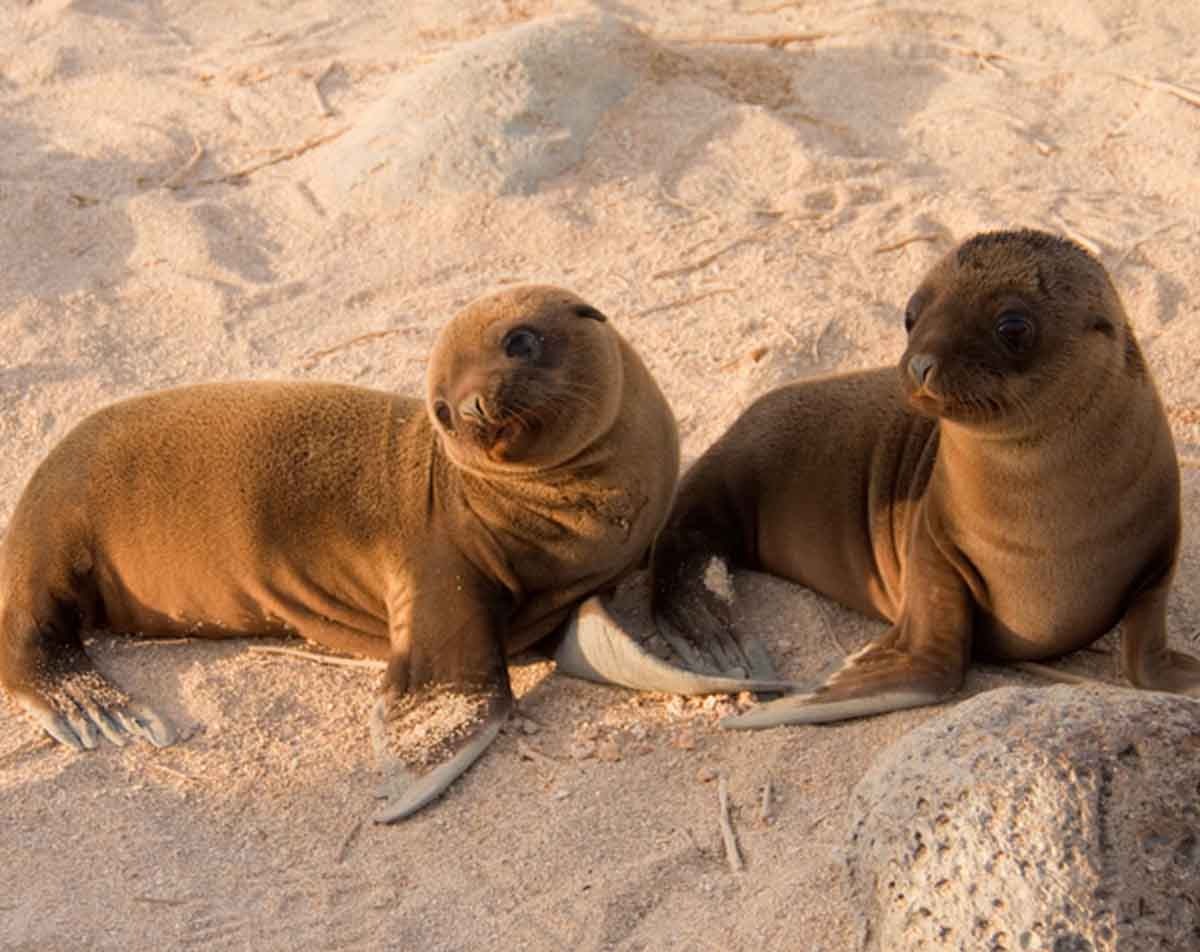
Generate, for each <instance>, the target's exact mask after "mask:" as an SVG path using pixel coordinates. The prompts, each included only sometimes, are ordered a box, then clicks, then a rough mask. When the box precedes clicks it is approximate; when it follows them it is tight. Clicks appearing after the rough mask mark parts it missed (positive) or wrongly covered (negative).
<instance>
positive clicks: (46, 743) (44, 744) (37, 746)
mask: <svg viewBox="0 0 1200 952" xmlns="http://www.w3.org/2000/svg"><path fill="white" fill-rule="evenodd" d="M54 743H55V742H54V740H53V739H51V738H49V737H47V736H46V735H44V734H43V735H42V736H41V737H34V738H31V739H30V740H27V741H24V742H23V743H20V744H18V745H17V746H16V747H14V748H13V749H12V750H10V751H8V752H7V753H5V754H2V755H0V764H5V763H7V762H8V761H10V760H19V759H20V758H21V757H23V756H25V755H26V754H32V753H33V752H34V751H35V750H49V749H50V748H51V747H53V746H54Z"/></svg>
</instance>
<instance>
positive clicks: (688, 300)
mask: <svg viewBox="0 0 1200 952" xmlns="http://www.w3.org/2000/svg"><path fill="white" fill-rule="evenodd" d="M733 292H734V289H733V288H714V289H713V290H712V291H705V292H704V293H703V294H693V295H692V296H691V297H685V298H679V299H678V300H677V301H668V302H667V303H666V304H656V305H655V306H654V307H648V308H646V309H645V310H644V311H634V313H632V314H630V315H629V316H630V317H645V316H646V315H647V314H657V313H659V311H671V310H674V309H675V308H677V307H686V306H687V305H688V304H695V303H696V302H697V301H703V300H704V299H705V298H710V297H716V296H717V295H718V294H733Z"/></svg>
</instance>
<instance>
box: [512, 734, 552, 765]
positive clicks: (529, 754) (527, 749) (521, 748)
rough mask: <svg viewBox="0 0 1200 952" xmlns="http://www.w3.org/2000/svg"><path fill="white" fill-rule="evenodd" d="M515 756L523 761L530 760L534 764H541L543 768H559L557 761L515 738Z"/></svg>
mask: <svg viewBox="0 0 1200 952" xmlns="http://www.w3.org/2000/svg"><path fill="white" fill-rule="evenodd" d="M517 754H519V755H520V757H521V758H522V759H523V760H532V761H533V762H534V763H537V764H541V765H542V766H544V767H557V766H559V763H558V761H557V760H555V759H554V758H553V757H551V756H550V755H549V754H543V753H542V752H541V751H540V750H538V749H537V748H536V747H534V746H533V745H532V744H529V743H526V742H525V741H523V740H521V738H519V737H518V738H517Z"/></svg>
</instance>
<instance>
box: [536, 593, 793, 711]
mask: <svg viewBox="0 0 1200 952" xmlns="http://www.w3.org/2000/svg"><path fill="white" fill-rule="evenodd" d="M663 637H664V639H666V640H667V641H668V643H669V644H671V645H672V646H673V647H675V639H676V638H678V634H677V633H668V632H667V631H664V632H663ZM676 653H677V654H678V655H679V656H680V658H681V659H682V661H683V664H682V665H680V664H674V663H672V662H670V661H667V660H664V659H662V658H659V657H657V656H656V655H654V654H652V653H650V652H649V651H647V650H646V649H645V648H644V647H642V645H641V644H639V643H638V641H637V639H636V638H634V637H633V635H631V634H630V633H629V631H627V630H626V628H625V627H624V626H623V625H622V624H621V623H620V622H619V621H618V620H617V619H616V618H615V617H614V616H613V615H612V614H611V613H610V612H609V610H608V609H607V607H606V606H605V605H604V602H603V601H602V600H601V599H600V598H599V597H598V596H592V597H591V598H589V599H587V600H586V601H584V602H583V603H582V604H581V605H580V606H579V607H578V608H577V609H576V610H575V611H574V612H573V613H572V615H571V617H570V619H568V621H567V624H566V626H565V628H564V631H563V635H562V637H561V639H560V641H559V643H558V646H557V648H556V650H555V653H554V660H555V662H556V663H557V665H558V668H559V670H561V671H562V672H563V673H565V674H569V675H571V676H573V677H577V678H584V679H586V680H589V681H599V682H601V683H606V684H616V685H619V686H621V687H627V688H634V689H636V690H641V691H661V692H664V693H667V694H736V693H738V692H740V691H770V692H775V691H787V690H790V689H791V688H792V687H793V685H792V683H791V682H789V681H784V680H781V679H779V678H776V677H775V676H774V671H773V670H772V669H771V668H770V662H769V658H768V659H767V663H766V665H765V666H764V665H763V664H762V660H761V658H760V659H759V660H758V661H757V662H756V663H752V662H751V661H749V660H747V659H744V658H736V657H735V656H734V655H733V654H732V653H731V652H730V651H729V650H728V646H724V645H722V646H721V648H720V650H719V651H716V652H707V653H705V652H701V651H700V650H698V649H696V647H695V644H694V642H690V641H687V640H685V643H684V645H683V646H682V647H676ZM763 655H764V657H765V651H764V652H763ZM755 667H757V669H758V671H759V672H763V671H764V667H765V669H766V673H765V674H762V675H761V676H748V675H753V672H754V669H755Z"/></svg>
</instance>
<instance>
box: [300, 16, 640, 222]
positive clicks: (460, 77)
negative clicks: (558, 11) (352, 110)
mask: <svg viewBox="0 0 1200 952" xmlns="http://www.w3.org/2000/svg"><path fill="white" fill-rule="evenodd" d="M655 49H656V48H655V47H654V45H653V44H652V43H651V42H650V41H649V40H648V39H646V37H644V36H643V35H642V34H641V33H639V32H638V31H637V30H635V29H634V28H633V27H630V26H627V25H625V24H623V23H622V22H620V21H619V20H617V19H615V18H613V17H610V16H600V15H593V14H583V15H575V16H556V17H547V18H545V19H541V20H535V21H533V22H531V23H525V24H522V25H520V26H517V27H515V28H513V29H511V30H507V31H504V32H501V33H493V34H488V35H486V36H484V37H482V38H480V39H478V40H475V41H472V42H469V43H463V44H461V45H460V46H457V47H455V48H453V49H452V50H450V51H448V52H447V53H444V54H442V55H441V56H439V57H438V58H437V59H435V60H434V61H433V62H431V63H428V64H426V65H424V66H420V67H417V68H416V69H414V70H412V71H410V72H407V73H404V74H403V75H401V76H399V77H397V78H396V80H395V81H394V82H393V84H392V85H391V86H390V87H389V88H388V90H387V91H386V92H385V94H384V95H383V96H382V97H381V98H380V99H379V100H378V101H377V102H375V103H374V104H373V105H371V106H370V107H368V108H367V109H366V110H365V111H364V112H363V113H362V114H361V115H360V116H359V117H358V118H357V120H356V121H355V123H354V126H353V128H351V130H350V131H349V132H347V133H346V134H345V135H343V136H341V137H340V138H339V139H338V140H337V141H336V142H334V143H331V144H330V145H329V146H328V148H327V149H326V150H325V151H324V154H323V155H322V157H321V162H320V165H318V166H316V167H315V168H314V174H313V178H312V180H311V182H310V184H311V186H312V187H313V189H314V191H316V192H317V194H318V195H320V196H321V197H322V199H323V200H324V201H325V202H327V203H329V204H331V205H333V206H335V207H336V206H338V205H340V204H343V203H345V202H346V201H349V200H350V199H351V196H352V195H353V196H354V197H355V198H358V199H362V198H365V199H368V200H373V201H374V202H375V203H377V204H383V205H385V206H391V205H397V204H400V203H402V202H405V201H412V200H419V199H424V198H425V197H426V196H427V193H428V192H429V191H430V190H446V191H452V192H469V191H478V192H487V193H489V194H499V195H503V194H526V193H530V192H534V191H536V190H537V188H538V186H539V184H540V183H541V182H543V181H545V180H547V179H550V178H552V177H554V176H556V175H558V174H560V173H561V172H564V171H565V170H567V169H568V168H570V167H571V166H572V165H574V164H575V163H576V162H578V161H579V160H580V158H582V156H583V152H584V149H585V147H586V146H587V142H588V138H589V137H590V136H591V134H592V131H593V129H595V127H596V125H597V124H598V123H599V122H600V120H601V118H602V117H603V115H604V114H605V112H606V111H607V110H609V109H610V108H612V107H613V106H614V105H616V104H617V103H619V102H620V101H621V100H622V99H624V98H625V96H627V95H628V94H629V93H630V92H631V91H632V90H633V89H634V87H635V86H636V85H637V83H638V82H639V80H640V79H641V77H642V76H644V75H647V74H648V70H649V64H650V62H651V59H652V57H653V53H654V51H655Z"/></svg>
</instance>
